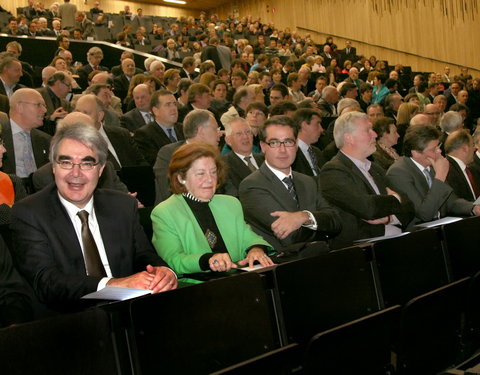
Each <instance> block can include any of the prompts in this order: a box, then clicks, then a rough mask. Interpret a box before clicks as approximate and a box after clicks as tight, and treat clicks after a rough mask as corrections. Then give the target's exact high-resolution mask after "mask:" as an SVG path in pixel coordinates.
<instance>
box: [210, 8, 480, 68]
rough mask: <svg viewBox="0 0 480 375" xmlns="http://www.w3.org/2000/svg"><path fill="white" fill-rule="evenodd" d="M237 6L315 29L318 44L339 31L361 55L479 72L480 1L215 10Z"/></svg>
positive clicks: (415, 65) (339, 40) (266, 19)
mask: <svg viewBox="0 0 480 375" xmlns="http://www.w3.org/2000/svg"><path fill="white" fill-rule="evenodd" d="M233 7H237V8H238V10H239V13H240V15H252V16H253V17H261V19H262V21H263V22H273V23H274V24H275V25H276V26H277V27H280V28H284V27H287V26H288V27H291V28H292V29H295V28H296V27H303V28H306V29H310V30H316V31H318V32H319V33H318V34H317V35H318V38H317V39H318V41H319V42H323V41H324V38H325V36H327V35H329V34H332V35H335V38H334V40H335V42H336V43H337V44H338V45H339V48H343V47H344V41H345V40H346V38H348V39H350V40H353V41H354V42H353V43H354V45H355V46H356V47H357V51H358V52H359V53H362V54H364V55H368V56H370V55H375V56H377V58H379V59H384V60H388V61H389V63H403V64H404V65H410V66H412V69H413V70H416V71H443V67H444V66H445V63H444V62H446V63H448V65H449V66H451V67H452V73H454V74H457V73H459V72H460V69H459V67H460V66H467V67H469V68H470V72H471V73H472V74H474V75H476V76H480V27H479V24H480V12H479V11H480V9H479V8H480V0H296V1H291V0H269V1H265V0H260V1H259V0H238V1H236V2H234V3H232V4H227V5H224V6H221V7H219V8H216V9H214V10H212V11H215V12H216V13H218V14H219V16H220V17H221V18H224V17H226V16H227V15H228V14H230V13H232V9H233ZM305 32H306V31H304V30H301V31H300V33H301V34H304V33H305ZM372 45H376V46H378V47H375V46H372ZM382 47H384V48H389V49H393V50H395V51H397V52H395V51H390V50H385V49H383V48H382ZM411 54H413V55H419V56H420V57H416V56H412V55H411ZM432 59H434V60H440V61H444V62H435V61H432Z"/></svg>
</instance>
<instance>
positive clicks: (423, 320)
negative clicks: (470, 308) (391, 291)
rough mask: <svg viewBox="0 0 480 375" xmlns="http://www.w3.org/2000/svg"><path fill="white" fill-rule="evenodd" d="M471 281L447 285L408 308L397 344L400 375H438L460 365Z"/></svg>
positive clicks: (460, 281) (414, 299) (466, 279)
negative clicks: (463, 324) (465, 307)
mask: <svg viewBox="0 0 480 375" xmlns="http://www.w3.org/2000/svg"><path fill="white" fill-rule="evenodd" d="M469 280H470V278H465V279H462V280H459V281H456V282H454V283H451V284H448V285H446V286H443V287H441V288H439V289H436V290H434V291H431V292H429V293H426V294H423V295H421V296H419V297H415V298H413V299H412V300H411V301H409V302H408V303H407V304H406V305H405V307H404V308H403V311H402V317H401V320H400V327H399V334H398V336H399V339H398V344H397V358H398V362H397V371H398V372H399V374H409V375H415V374H436V373H438V372H439V371H441V370H443V369H445V368H447V367H450V366H453V365H455V364H456V363H457V362H458V361H459V359H460V358H461V346H460V333H461V329H462V316H463V315H462V314H463V312H464V299H465V293H466V291H467V287H468V283H469Z"/></svg>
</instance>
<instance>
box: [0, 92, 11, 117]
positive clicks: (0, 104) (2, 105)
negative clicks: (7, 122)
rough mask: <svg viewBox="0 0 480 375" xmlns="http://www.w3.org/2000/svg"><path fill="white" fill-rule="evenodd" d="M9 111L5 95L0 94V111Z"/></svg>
mask: <svg viewBox="0 0 480 375" xmlns="http://www.w3.org/2000/svg"><path fill="white" fill-rule="evenodd" d="M9 111H10V103H9V101H8V97H7V95H3V94H0V112H3V113H8V112H9Z"/></svg>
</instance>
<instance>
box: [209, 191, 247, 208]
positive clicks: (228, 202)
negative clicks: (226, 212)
mask: <svg viewBox="0 0 480 375" xmlns="http://www.w3.org/2000/svg"><path fill="white" fill-rule="evenodd" d="M212 203H213V204H218V205H223V206H229V208H230V209H237V208H241V203H240V201H239V200H238V199H237V198H235V197H233V196H231V195H224V194H215V195H214V196H213V198H212Z"/></svg>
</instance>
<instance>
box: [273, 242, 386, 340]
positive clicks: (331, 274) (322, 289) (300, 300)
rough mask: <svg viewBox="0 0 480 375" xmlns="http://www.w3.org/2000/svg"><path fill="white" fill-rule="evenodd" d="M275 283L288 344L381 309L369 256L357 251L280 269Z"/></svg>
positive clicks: (303, 261) (281, 323) (301, 262)
mask: <svg viewBox="0 0 480 375" xmlns="http://www.w3.org/2000/svg"><path fill="white" fill-rule="evenodd" d="M274 278H275V284H276V288H277V290H278V300H279V301H280V306H279V309H278V311H280V317H279V319H280V326H281V328H282V329H283V330H284V332H283V335H284V337H283V339H284V340H285V341H286V342H288V343H294V342H299V343H302V342H306V341H307V340H309V339H310V338H311V337H312V335H314V334H315V333H318V332H322V331H325V330H327V329H330V328H333V327H335V326H338V325H340V324H343V323H346V322H348V321H351V320H353V319H357V318H359V317H361V316H365V315H368V314H371V313H373V312H375V311H377V310H378V309H379V305H378V301H377V297H376V293H375V285H374V281H373V275H372V271H371V268H370V264H369V259H368V254H367V253H366V251H365V250H364V249H362V248H360V247H352V248H348V249H343V250H340V251H336V252H332V253H329V254H325V255H321V256H317V257H313V258H306V259H301V260H297V261H294V262H290V263H284V264H281V265H279V266H277V267H276V269H275V270H274Z"/></svg>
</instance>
